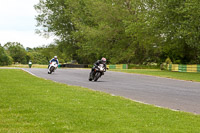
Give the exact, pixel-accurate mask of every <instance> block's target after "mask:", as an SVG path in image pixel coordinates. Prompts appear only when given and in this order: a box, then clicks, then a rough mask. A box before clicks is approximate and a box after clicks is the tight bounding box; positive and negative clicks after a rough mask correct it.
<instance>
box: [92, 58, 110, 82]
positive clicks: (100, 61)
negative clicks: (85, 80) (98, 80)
mask: <svg viewBox="0 0 200 133" xmlns="http://www.w3.org/2000/svg"><path fill="white" fill-rule="evenodd" d="M100 64H103V66H104V68H105V72H106V69H107V67H106V58H104V57H102V58H101V60H97V61H96V62H95V63H94V66H93V67H92V69H91V72H90V79H92V77H93V76H94V74H95V72H94V70H95V68H97V67H98V66H99V65H100ZM103 74H104V73H103Z"/></svg>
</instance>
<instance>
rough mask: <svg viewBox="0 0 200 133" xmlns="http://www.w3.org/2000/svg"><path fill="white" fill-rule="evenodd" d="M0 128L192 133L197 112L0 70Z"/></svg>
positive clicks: (199, 119) (199, 126)
mask: <svg viewBox="0 0 200 133" xmlns="http://www.w3.org/2000/svg"><path fill="white" fill-rule="evenodd" d="M0 75H1V78H0V132H37V133H38V132H59V133H60V132H61V133H62V132H76V133H77V132H80V133H88V132H90V133H91V132H95V133H117V132H118V133H125V132H126V133H129V132H130V133H138V132H142V133H149V132H151V133H157V132H158V133H160V132H169V133H177V132H183V133H187V132H188V133H191V132H199V131H200V115H194V114H190V113H184V112H175V111H171V110H167V109H163V108H157V107H154V106H151V105H144V104H141V103H137V102H133V101H131V100H128V99H125V98H122V97H117V96H111V95H109V94H106V93H102V92H97V91H92V90H89V89H87V88H82V87H75V86H68V85H65V84H60V83H55V82H53V81H49V80H44V79H40V78H37V77H34V76H32V75H30V74H28V73H26V72H24V71H22V70H13V69H12V70H10V69H9V70H8V69H0Z"/></svg>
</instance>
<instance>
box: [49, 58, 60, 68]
mask: <svg viewBox="0 0 200 133" xmlns="http://www.w3.org/2000/svg"><path fill="white" fill-rule="evenodd" d="M53 61H55V62H56V64H59V61H58V57H57V56H54V58H52V59H51V60H50V61H49V66H50V64H51V62H53ZM49 66H48V68H49Z"/></svg>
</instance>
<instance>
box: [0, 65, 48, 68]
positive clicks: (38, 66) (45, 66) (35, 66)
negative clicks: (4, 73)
mask: <svg viewBox="0 0 200 133" xmlns="http://www.w3.org/2000/svg"><path fill="white" fill-rule="evenodd" d="M1 67H14V68H29V65H28V64H27V65H26V64H12V65H9V66H1ZM47 67H48V65H40V64H32V66H31V68H47Z"/></svg>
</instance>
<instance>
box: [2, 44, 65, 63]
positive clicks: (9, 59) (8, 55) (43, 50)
mask: <svg viewBox="0 0 200 133" xmlns="http://www.w3.org/2000/svg"><path fill="white" fill-rule="evenodd" d="M56 47H57V46H55V45H53V44H50V45H48V46H40V47H35V48H28V47H27V48H26V49H25V48H24V47H23V45H22V44H20V43H19V42H7V43H6V44H5V45H4V46H1V44H0V57H1V58H0V66H7V65H11V64H13V63H14V64H15V63H19V64H28V62H29V61H32V63H33V64H48V63H49V60H50V59H51V58H53V57H54V56H55V55H57V54H59V52H57V51H56V50H55V49H56ZM60 57H62V56H61V55H60ZM60 62H61V63H63V62H64V60H63V59H61V60H60Z"/></svg>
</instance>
